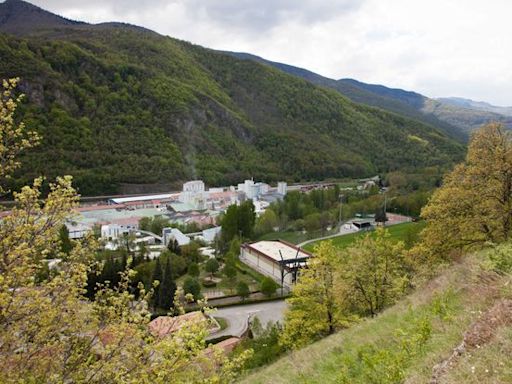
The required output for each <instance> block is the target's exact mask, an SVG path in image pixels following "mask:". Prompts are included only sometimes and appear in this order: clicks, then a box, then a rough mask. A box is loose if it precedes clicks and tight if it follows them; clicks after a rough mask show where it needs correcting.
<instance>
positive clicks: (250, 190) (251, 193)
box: [238, 180, 270, 200]
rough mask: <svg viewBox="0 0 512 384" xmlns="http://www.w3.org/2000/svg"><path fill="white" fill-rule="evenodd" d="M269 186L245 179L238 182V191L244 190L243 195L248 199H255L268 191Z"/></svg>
mask: <svg viewBox="0 0 512 384" xmlns="http://www.w3.org/2000/svg"><path fill="white" fill-rule="evenodd" d="M269 189H270V186H269V185H268V184H266V183H255V182H254V181H253V180H245V181H244V182H243V183H240V184H238V191H239V192H244V193H245V196H246V197H247V198H248V199H250V200H253V199H257V198H258V196H261V195H264V194H266V193H268V191H269Z"/></svg>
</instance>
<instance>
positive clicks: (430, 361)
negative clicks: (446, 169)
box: [241, 255, 512, 384]
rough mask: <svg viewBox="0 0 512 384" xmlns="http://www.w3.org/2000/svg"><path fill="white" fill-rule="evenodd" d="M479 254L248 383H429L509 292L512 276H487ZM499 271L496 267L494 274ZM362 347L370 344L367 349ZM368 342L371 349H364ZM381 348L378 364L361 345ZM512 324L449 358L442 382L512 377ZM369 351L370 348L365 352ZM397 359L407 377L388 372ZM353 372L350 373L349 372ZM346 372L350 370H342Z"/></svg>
mask: <svg viewBox="0 0 512 384" xmlns="http://www.w3.org/2000/svg"><path fill="white" fill-rule="evenodd" d="M481 265H482V259H481V257H480V255H478V256H469V257H466V258H465V259H463V260H461V261H460V262H459V263H457V264H455V265H453V266H451V267H449V268H448V269H446V270H445V271H443V272H442V273H441V274H440V275H439V276H438V277H437V278H435V279H434V280H432V281H430V282H428V283H427V284H425V285H423V286H421V287H419V288H418V289H417V290H416V291H415V292H414V293H413V294H411V295H409V296H407V297H406V298H405V299H403V300H402V301H400V302H399V303H398V304H397V305H395V306H393V307H390V308H388V309H387V310H385V311H384V312H383V313H382V314H381V315H379V316H377V317H376V318H373V319H368V320H363V321H361V322H360V323H358V324H356V325H354V326H352V327H351V328H348V329H345V330H342V331H340V332H338V333H337V334H334V335H332V336H329V337H327V338H325V339H322V340H320V341H318V342H316V343H313V344H311V345H310V346H307V347H305V348H303V349H301V350H298V351H296V352H292V353H290V354H288V355H286V356H284V357H282V358H281V359H279V360H278V361H277V362H275V363H273V364H271V365H269V366H267V367H264V368H261V369H259V370H257V371H254V372H252V373H250V374H248V375H247V376H246V377H244V378H242V380H241V382H243V383H262V384H263V383H273V384H284V383H322V384H323V383H353V384H363V383H370V382H371V383H415V384H422V383H424V384H427V383H429V382H430V380H431V376H432V369H433V367H434V366H435V365H436V364H438V363H439V362H441V361H443V360H444V359H446V358H448V357H449V356H450V355H451V354H452V351H453V348H455V347H456V346H457V345H459V343H460V342H461V341H462V339H463V337H464V334H465V332H466V331H467V330H468V329H471V324H472V323H474V322H475V321H478V319H479V318H480V316H481V314H482V312H485V311H487V310H488V309H489V308H491V307H492V306H493V304H494V303H495V302H496V300H497V299H499V298H500V297H504V295H510V290H509V293H508V294H507V293H505V292H504V289H505V288H506V286H507V281H508V282H510V280H509V278H507V277H503V276H502V277H495V278H493V279H490V280H489V279H487V278H482V276H485V274H488V272H485V271H484V270H483V269H482V266H481ZM493 276H494V275H493ZM424 316H428V317H429V318H430V319H431V332H430V333H429V334H428V337H427V338H426V340H427V341H426V342H425V343H424V344H423V346H422V347H421V348H420V349H417V350H412V352H411V353H410V354H409V355H408V356H407V358H406V359H404V360H401V361H396V360H393V357H394V356H395V355H396V353H397V352H396V351H397V350H399V349H400V343H397V338H398V340H400V337H402V336H400V335H403V331H404V330H407V329H410V327H411V324H412V323H413V321H411V320H414V319H417V318H422V317H424ZM362 348H363V349H362ZM364 348H366V349H364ZM372 350H373V351H380V352H379V353H377V354H375V355H374V357H378V358H379V359H380V360H378V361H377V362H376V364H375V365H368V364H366V361H365V359H364V358H363V357H362V356H363V355H361V351H366V352H368V351H372ZM511 352H512V330H511V328H510V327H502V328H499V329H498V332H497V336H496V337H495V338H494V339H491V340H490V342H489V343H487V344H486V345H478V346H477V347H476V348H474V349H471V350H468V351H466V352H465V353H464V354H463V355H462V356H460V357H459V358H458V359H457V360H456V362H455V364H454V365H453V366H450V368H449V369H448V371H447V372H445V373H444V374H443V375H442V377H441V380H440V381H438V383H443V384H456V383H470V384H479V383H510V382H512V359H510V353H511ZM366 356H368V355H366ZM388 362H390V363H392V364H391V365H393V364H394V365H397V364H398V367H399V373H400V378H399V379H398V378H394V379H393V378H392V377H390V376H389V373H390V369H389V365H388V364H387V363H388ZM344 375H348V376H349V380H348V381H347V380H346V379H344V378H345V377H346V376H344ZM342 377H343V378H342Z"/></svg>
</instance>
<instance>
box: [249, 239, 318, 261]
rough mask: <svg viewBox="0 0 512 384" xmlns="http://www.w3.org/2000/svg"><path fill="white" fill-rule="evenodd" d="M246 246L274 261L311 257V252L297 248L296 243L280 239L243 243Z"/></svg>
mask: <svg viewBox="0 0 512 384" xmlns="http://www.w3.org/2000/svg"><path fill="white" fill-rule="evenodd" d="M243 246H244V247H246V248H249V249H252V250H255V251H256V252H258V253H260V254H261V255H263V256H266V257H267V258H270V259H272V260H275V261H280V260H281V256H282V258H283V260H292V259H295V258H305V257H311V256H312V255H311V253H309V252H307V251H304V250H303V249H301V248H298V247H297V246H296V245H294V244H291V243H288V242H285V241H282V240H263V241H258V242H256V243H251V244H244V245H243Z"/></svg>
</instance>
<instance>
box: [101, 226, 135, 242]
mask: <svg viewBox="0 0 512 384" xmlns="http://www.w3.org/2000/svg"><path fill="white" fill-rule="evenodd" d="M136 229H137V228H136V227H135V226H130V225H119V224H104V225H102V226H101V237H102V238H103V239H107V240H116V239H118V238H120V237H122V236H124V235H125V234H128V233H130V232H132V231H134V230H136Z"/></svg>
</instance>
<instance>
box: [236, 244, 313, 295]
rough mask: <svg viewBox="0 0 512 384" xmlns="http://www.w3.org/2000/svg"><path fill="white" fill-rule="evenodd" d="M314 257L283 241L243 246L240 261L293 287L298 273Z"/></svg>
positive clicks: (278, 281)
mask: <svg viewBox="0 0 512 384" xmlns="http://www.w3.org/2000/svg"><path fill="white" fill-rule="evenodd" d="M312 256H313V255H312V254H311V253H309V252H306V251H304V250H303V249H301V248H298V247H297V246H295V245H294V244H291V243H288V242H285V241H282V240H265V241H258V242H255V243H250V244H249V243H246V244H242V246H241V247H240V260H241V261H242V262H244V263H245V264H247V265H249V266H250V267H252V268H254V269H255V270H257V271H258V272H260V273H262V274H264V275H266V276H269V277H271V278H273V279H274V280H275V281H276V282H277V283H279V284H281V278H282V276H283V274H284V279H283V285H284V286H286V287H291V286H292V285H293V283H294V282H295V279H296V277H297V271H298V270H299V269H300V268H302V267H304V266H305V265H306V264H307V259H309V258H310V257H312Z"/></svg>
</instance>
